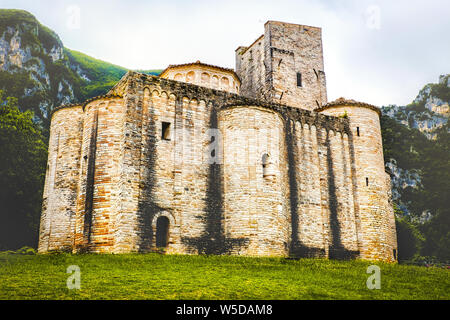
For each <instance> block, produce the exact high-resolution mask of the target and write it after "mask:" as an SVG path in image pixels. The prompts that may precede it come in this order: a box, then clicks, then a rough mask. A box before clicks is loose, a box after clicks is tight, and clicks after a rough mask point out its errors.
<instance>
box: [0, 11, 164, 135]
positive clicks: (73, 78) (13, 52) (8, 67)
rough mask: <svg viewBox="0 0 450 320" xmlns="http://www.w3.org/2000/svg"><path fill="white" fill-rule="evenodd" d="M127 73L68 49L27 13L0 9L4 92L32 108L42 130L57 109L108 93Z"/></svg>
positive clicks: (0, 65) (0, 76) (0, 69)
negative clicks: (51, 113)
mask: <svg viewBox="0 0 450 320" xmlns="http://www.w3.org/2000/svg"><path fill="white" fill-rule="evenodd" d="M126 72H127V69H125V68H122V67H119V66H115V65H113V64H110V63H107V62H103V61H101V60H97V59H94V58H92V57H89V56H87V55H85V54H82V53H80V52H76V51H73V50H70V49H67V48H65V47H64V45H63V43H62V41H61V39H60V38H59V37H58V35H57V34H56V33H55V32H53V31H52V30H50V29H49V28H47V27H45V26H43V25H42V24H41V23H39V21H38V20H37V19H36V18H35V17H34V16H33V15H32V14H30V13H28V12H26V11H22V10H0V90H4V91H6V92H5V95H6V96H13V97H17V98H18V99H19V106H20V108H21V109H22V110H28V109H31V110H33V111H34V113H35V121H37V122H42V123H43V124H44V127H48V115H49V113H50V111H51V110H52V109H53V108H55V107H56V106H59V105H61V104H66V103H73V102H77V101H84V100H86V99H89V98H91V97H93V96H96V95H101V94H104V93H106V92H107V91H108V90H109V89H110V88H111V87H112V86H113V85H114V84H115V83H116V82H117V81H119V80H120V78H121V77H122V76H123V75H124V74H125V73H126ZM144 72H147V73H152V74H157V73H158V72H159V70H149V71H144Z"/></svg>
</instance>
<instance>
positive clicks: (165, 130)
mask: <svg viewBox="0 0 450 320" xmlns="http://www.w3.org/2000/svg"><path fill="white" fill-rule="evenodd" d="M161 139H163V140H170V122H163V123H162V126H161Z"/></svg>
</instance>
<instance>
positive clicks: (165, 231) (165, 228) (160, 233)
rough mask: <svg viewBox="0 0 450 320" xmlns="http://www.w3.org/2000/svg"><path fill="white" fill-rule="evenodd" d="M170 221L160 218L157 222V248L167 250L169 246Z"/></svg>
mask: <svg viewBox="0 0 450 320" xmlns="http://www.w3.org/2000/svg"><path fill="white" fill-rule="evenodd" d="M169 225H170V222H169V219H168V218H167V217H165V216H160V217H158V219H157V220H156V247H157V248H167V246H168V244H169Z"/></svg>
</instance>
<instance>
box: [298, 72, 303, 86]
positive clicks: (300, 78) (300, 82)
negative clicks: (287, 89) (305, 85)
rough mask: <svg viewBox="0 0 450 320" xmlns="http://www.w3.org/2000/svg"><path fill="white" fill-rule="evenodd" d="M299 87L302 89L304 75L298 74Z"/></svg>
mask: <svg viewBox="0 0 450 320" xmlns="http://www.w3.org/2000/svg"><path fill="white" fill-rule="evenodd" d="M297 87H302V74H301V73H300V72H297Z"/></svg>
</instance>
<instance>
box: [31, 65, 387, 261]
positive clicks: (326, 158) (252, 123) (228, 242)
mask: <svg viewBox="0 0 450 320" xmlns="http://www.w3.org/2000/svg"><path fill="white" fill-rule="evenodd" d="M71 110H73V111H71ZM75 110H78V113H79V114H78V116H76V112H75ZM337 110H339V112H338V111H337ZM322 112H323V113H327V114H329V115H326V114H321V113H318V112H314V111H308V110H303V109H299V108H295V107H288V106H285V105H280V104H275V103H267V102H265V101H261V100H256V99H251V98H248V97H243V96H239V95H236V94H231V93H228V92H223V91H217V90H214V89H209V88H204V87H199V86H196V85H193V84H188V83H182V82H177V81H172V80H168V79H162V78H158V77H154V76H148V75H143V74H139V73H132V72H130V73H128V74H127V75H126V76H125V77H124V78H123V79H122V80H121V82H120V83H119V84H118V85H117V86H116V87H115V88H113V89H112V90H111V92H110V95H109V96H106V97H102V98H98V99H94V100H92V101H89V102H87V103H86V104H85V105H84V106H83V109H81V107H78V109H76V108H62V109H60V110H58V111H57V112H55V113H54V114H53V118H52V127H51V143H50V145H51V146H50V148H49V152H50V153H49V164H51V163H53V162H52V161H53V160H52V159H55V155H60V151H57V148H56V147H57V146H58V143H57V142H55V141H57V140H56V137H58V132H59V131H58V130H59V128H60V127H61V128H67V130H68V132H70V135H73V137H74V139H73V141H72V140H71V141H72V142H71V143H66V144H67V146H71V147H70V148H73V151H71V152H70V153H69V154H67V155H66V156H64V154H65V153H63V157H62V158H60V159H61V162H60V164H59V165H58V167H57V168H64V172H61V174H62V175H61V179H62V180H64V181H63V183H60V184H58V185H57V187H56V188H55V189H54V194H55V195H57V196H55V197H54V198H49V197H48V195H49V194H50V192H49V188H51V186H52V184H53V183H52V179H51V176H52V170H53V169H51V168H52V166H51V165H49V170H48V172H47V182H46V193H45V195H46V196H47V198H46V199H44V200H45V206H44V210H43V216H42V221H43V223H42V224H41V239H42V240H41V241H40V251H41V252H46V251H48V250H49V248H54V249H60V248H63V247H66V248H67V246H69V248H71V249H72V250H74V251H91V252H114V253H122V252H149V251H154V250H158V248H157V247H156V233H157V229H156V224H157V221H158V219H160V218H161V217H166V218H167V219H168V221H169V234H168V246H167V248H166V249H165V250H166V252H167V253H181V254H198V253H203V254H243V255H264V256H272V255H273V256H321V257H332V258H351V257H358V256H361V257H362V258H365V259H384V260H393V258H392V254H393V248H394V243H393V241H394V240H393V239H394V237H395V234H394V231H393V230H395V229H393V222H392V221H393V219H392V217H391V215H390V213H388V211H389V208H390V207H389V201H388V200H389V197H388V195H387V193H386V191H387V190H386V188H387V187H386V186H387V180H386V175H385V174H384V166H383V163H382V153H380V150H381V136H380V128H379V120H378V118H377V116H378V115H377V113H376V112H375V111H373V110H370V109H368V108H356V107H352V108H349V109H348V115H349V117H348V119H347V118H339V117H336V116H337V115H340V113H341V112H342V108H336V111H335V109H333V108H327V109H325V110H323V111H322ZM72 113H74V114H72ZM331 115H334V116H331ZM69 119H70V121H72V122H71V123H70V125H69ZM74 123H77V124H78V127H77V126H74ZM358 125H359V126H361V128H360V130H361V131H360V134H361V136H360V137H358V139H359V140H357V139H356V137H355V130H356V126H358ZM75 128H78V129H77V130H74V129H75ZM164 128H169V131H168V132H166V133H165V134H163V129H164ZM216 129H219V130H216ZM362 134H366V135H365V136H364V135H362ZM65 136H67V134H66V135H65ZM217 146H219V147H220V148H218V147H217ZM76 150H78V151H76ZM59 166H61V167H59ZM365 177H369V179H370V181H369V182H370V183H369V187H367V188H366V187H365V185H364V184H365ZM55 181H56V180H55ZM66 185H67V186H70V187H69V190H70V192H71V193H70V196H69V195H68V194H66V190H67V188H66V187H65V186H66ZM60 199H63V200H64V199H70V201H69V200H67V201H66V200H65V201H61V200H60ZM55 200H57V201H58V202H55ZM56 205H58V206H59V207H58V208H57V210H53V209H52V210H48V209H47V208H49V207H52V206H56ZM61 212H72V213H71V216H72V217H74V219H72V220H71V219H65V218H64V219H62V218H61V216H62V215H61ZM74 212H76V214H75V216H74V214H73V213H74ZM54 220H57V221H60V223H61V225H64V226H65V228H61V230H62V231H61V234H60V235H58V233H52V232H49V231H48V230H49V227H48V226H49V223H48V221H54ZM73 220H75V221H73ZM68 221H73V222H68ZM68 225H70V228H67V226H68ZM74 229H75V231H73V230H74ZM73 237H75V239H73ZM60 239H72V240H71V241H72V246H71V244H70V242H69V241H66V240H64V241H62V240H60ZM49 243H50V244H52V246H49V245H48V244H49Z"/></svg>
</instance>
